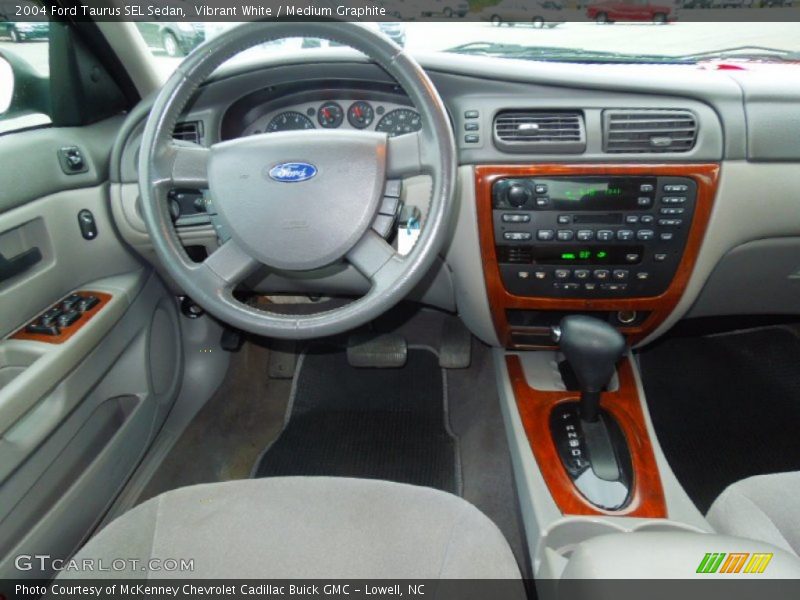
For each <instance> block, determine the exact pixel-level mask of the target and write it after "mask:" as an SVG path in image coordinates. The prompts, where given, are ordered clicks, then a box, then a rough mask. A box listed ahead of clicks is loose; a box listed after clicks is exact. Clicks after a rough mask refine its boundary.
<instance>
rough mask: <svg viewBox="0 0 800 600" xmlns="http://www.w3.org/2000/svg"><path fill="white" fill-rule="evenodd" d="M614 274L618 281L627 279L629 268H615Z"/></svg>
mask: <svg viewBox="0 0 800 600" xmlns="http://www.w3.org/2000/svg"><path fill="white" fill-rule="evenodd" d="M612 276H613V277H614V279H615V280H616V281H625V280H626V279H627V278H628V270H627V269H614V272H613V273H612Z"/></svg>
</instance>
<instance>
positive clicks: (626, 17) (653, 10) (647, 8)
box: [586, 0, 675, 23]
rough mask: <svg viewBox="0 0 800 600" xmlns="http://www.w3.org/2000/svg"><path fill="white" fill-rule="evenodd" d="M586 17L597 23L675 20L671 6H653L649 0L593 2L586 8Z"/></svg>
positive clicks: (664, 21)
mask: <svg viewBox="0 0 800 600" xmlns="http://www.w3.org/2000/svg"><path fill="white" fill-rule="evenodd" d="M586 16H587V17H588V18H590V19H591V20H593V21H597V22H598V23H612V22H614V21H652V22H654V23H666V22H667V21H671V20H675V17H674V14H673V6H671V5H669V4H653V3H651V2H650V1H649V0H613V1H609V2H595V3H593V4H590V5H589V6H587V7H586Z"/></svg>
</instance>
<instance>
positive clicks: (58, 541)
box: [0, 117, 183, 578]
mask: <svg viewBox="0 0 800 600" xmlns="http://www.w3.org/2000/svg"><path fill="white" fill-rule="evenodd" d="M121 123H122V118H121V117H115V118H113V119H109V120H107V121H104V122H102V123H97V124H94V125H91V126H87V127H83V128H56V127H52V128H48V129H40V130H31V131H20V132H15V133H11V134H7V135H4V136H0V164H3V165H4V168H3V170H2V172H0V190H2V191H0V253H1V254H2V255H3V256H4V257H6V258H12V259H13V258H15V257H18V256H24V255H25V254H26V253H28V254H33V255H35V257H37V260H31V261H29V262H30V264H26V265H23V266H25V268H24V269H23V268H20V269H17V271H18V272H16V273H12V274H11V275H9V276H8V277H5V278H2V280H0V577H1V578H13V577H37V576H47V575H50V574H51V573H50V572H48V571H44V572H40V571H37V570H32V571H25V572H18V571H16V570H15V569H14V560H13V558H14V557H15V556H17V555H19V554H36V553H39V554H49V555H50V556H51V557H54V558H55V557H68V556H69V555H70V554H71V553H72V552H73V551H74V550H75V549H76V548H77V547H78V546H79V544H80V543H81V542H82V541H83V540H84V539H85V538H86V537H87V536H88V535H89V534H90V533H91V531H92V529H93V528H94V527H95V526H96V524H97V523H98V522H99V521H100V519H102V517H103V515H104V513H105V511H106V510H107V509H108V507H109V506H110V505H111V503H112V502H113V500H114V499H115V497H116V496H117V494H118V493H119V491H120V490H121V489H122V487H123V486H124V485H125V483H126V481H127V480H128V478H129V477H130V475H131V473H132V472H133V470H134V469H135V467H136V466H137V464H138V462H139V461H140V460H141V458H142V456H143V455H144V453H145V452H146V450H147V448H148V447H149V445H150V444H151V442H152V440H153V438H154V437H155V435H156V433H157V432H158V431H159V429H160V427H161V425H162V424H163V422H164V420H165V418H166V415H167V413H168V412H169V410H170V408H171V406H172V404H173V402H174V400H175V398H176V397H177V395H178V392H179V388H180V384H181V377H182V365H183V357H182V354H181V343H180V325H179V318H178V311H177V308H176V302H175V299H174V297H172V296H171V295H170V293H169V292H168V291H167V290H166V288H165V287H164V285H163V283H162V282H161V280H160V279H159V278H158V276H157V275H156V274H154V273H153V271H152V269H151V268H150V267H149V266H147V265H145V264H144V263H142V262H141V260H140V259H139V258H138V257H137V255H136V254H135V253H133V252H132V251H131V250H130V249H129V248H128V247H127V246H126V245H125V243H124V242H123V241H121V239H120V237H119V236H118V233H117V231H116V228H115V225H114V223H113V220H112V217H111V211H110V208H109V193H108V183H107V179H108V163H109V158H110V153H111V148H112V145H113V142H114V139H115V137H116V134H117V132H118V129H119V126H120V125H121ZM67 146H77V147H79V148H80V149H81V152H82V154H83V155H84V157H85V159H86V163H87V166H88V170H87V171H86V172H85V173H79V174H75V175H66V174H65V173H64V172H63V170H62V169H61V166H60V164H59V156H58V154H59V150H60V149H61V148H64V147H67ZM81 211H89V212H90V213H91V215H92V217H93V220H94V223H95V227H96V235H91V236H84V234H83V233H82V231H81V227H80V226H79V220H78V214H79V213H81ZM75 292H91V293H92V294H94V295H96V296H98V297H99V298H101V299H102V300H103V302H102V303H101V304H99V305H98V306H97V308H95V309H90V310H87V311H86V312H85V313H84V314H83V315H82V316H81V317H80V318H79V319H78V321H76V322H75V323H74V324H73V325H67V326H65V327H63V328H62V330H61V331H62V333H63V332H66V331H69V332H70V335H69V336H65V335H62V336H60V337H59V338H58V339H56V338H48V337H47V336H36V337H35V339H21V337H28V338H30V337H31V336H18V335H16V334H17V333H18V332H19V331H21V330H24V328H25V326H26V324H28V323H30V322H31V321H32V320H38V318H39V317H40V316H41V314H42V313H43V312H44V311H46V310H48V309H49V308H51V307H53V306H59V307H61V306H62V301H63V300H64V299H65V298H66V297H68V296H70V295H72V294H74V293H75ZM62 338H63V339H62Z"/></svg>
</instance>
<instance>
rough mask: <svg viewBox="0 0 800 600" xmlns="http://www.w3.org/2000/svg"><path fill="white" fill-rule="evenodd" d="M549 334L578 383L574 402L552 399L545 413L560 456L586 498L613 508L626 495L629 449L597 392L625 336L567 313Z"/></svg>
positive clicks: (630, 474)
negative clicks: (577, 401)
mask: <svg viewBox="0 0 800 600" xmlns="http://www.w3.org/2000/svg"><path fill="white" fill-rule="evenodd" d="M553 339H554V340H555V341H556V342H558V344H559V346H560V348H561V352H562V353H563V354H564V356H565V357H566V358H567V361H568V362H569V364H570V366H571V367H572V371H573V372H574V373H575V377H576V378H577V380H578V384H579V386H580V389H581V397H580V402H579V403H575V402H562V403H560V404H557V405H556V406H555V407H554V408H553V412H552V413H551V416H550V427H551V431H552V434H553V440H554V442H555V445H556V448H557V450H558V453H559V456H560V457H561V462H562V463H563V465H564V468H565V469H566V470H567V473H568V474H569V476H570V478H571V479H572V481H573V483H574V484H575V486H576V487H577V488H578V490H579V491H580V492H581V494H583V495H584V497H586V499H587V500H589V502H591V503H592V504H595V505H597V506H600V507H601V508H604V509H607V510H618V509H620V508H622V507H623V506H625V503H626V502H627V501H628V498H629V496H630V486H631V482H632V481H633V472H632V465H631V458H630V451H629V448H628V444H627V441H626V439H625V436H624V434H623V433H622V430H621V429H620V427H619V425H618V424H617V422H616V421H615V419H614V418H613V417H612V416H611V415H610V414H608V413H606V412H605V411H602V410H601V409H600V397H601V393H602V391H603V389H605V387H606V386H607V385H608V383H609V381H610V380H611V378H612V377H613V375H614V370H615V368H616V365H617V362H618V361H619V359H620V358H621V357H622V354H623V352H624V351H625V338H624V337H622V335H621V334H620V333H619V332H618V331H617V330H616V329H614V328H613V327H612V326H611V325H609V324H608V323H606V322H605V321H601V320H599V319H595V318H593V317H587V316H581V315H570V316H568V317H564V318H563V319H562V320H561V323H560V325H559V326H558V327H554V328H553Z"/></svg>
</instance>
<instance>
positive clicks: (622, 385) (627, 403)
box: [506, 355, 667, 518]
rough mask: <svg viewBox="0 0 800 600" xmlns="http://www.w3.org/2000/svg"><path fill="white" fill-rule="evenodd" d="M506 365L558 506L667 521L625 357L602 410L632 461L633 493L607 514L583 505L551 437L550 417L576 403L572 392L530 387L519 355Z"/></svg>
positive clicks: (569, 510) (587, 512)
mask: <svg viewBox="0 0 800 600" xmlns="http://www.w3.org/2000/svg"><path fill="white" fill-rule="evenodd" d="M506 365H507V367H508V375H509V378H510V379H511V386H512V388H513V390H514V397H515V399H516V403H517V409H518V410H519V416H520V419H521V420H522V424H523V426H524V428H525V434H526V436H527V437H528V443H529V444H530V446H531V450H532V451H533V455H534V457H535V458H536V462H537V463H538V465H539V469H540V470H541V472H542V476H543V477H544V480H545V483H547V487H548V488H549V489H550V494H551V495H552V496H553V500H554V501H555V503H556V505H557V506H558V508H559V509H560V510H561V512H562V513H563V514H565V515H613V516H627V517H649V518H666V516H667V505H666V500H665V499H664V489H663V487H662V485H661V476H660V475H659V472H658V465H657V464H656V457H655V453H654V452H653V446H652V444H651V443H650V436H649V435H648V431H647V425H646V423H645V419H644V413H643V412H642V407H641V404H640V403H639V394H638V391H637V388H636V379H635V377H634V374H633V368H632V366H631V364H630V361H629V360H628V359H627V358H625V359H623V361H622V362H621V363H620V366H619V369H618V375H619V389H618V390H617V391H615V392H605V393H603V396H602V400H601V402H602V407H603V408H604V409H605V410H606V411H608V412H609V413H610V414H611V415H612V416H613V417H614V418H615V419H616V420H617V423H619V426H620V428H621V429H622V432H623V433H624V435H625V439H626V440H627V441H628V447H629V448H630V452H631V459H632V462H633V495H632V498H631V501H630V503H629V504H628V505H627V506H626V507H625V508H623V509H622V510H618V511H605V510H602V509H599V508H597V507H596V506H594V505H592V504H590V503H589V502H587V501H586V500H585V499H584V497H583V496H582V495H581V494H580V492H578V490H577V489H576V488H575V486H574V485H573V483H572V481H571V480H570V478H569V476H568V475H567V472H566V470H565V469H564V466H563V465H562V464H561V459H560V458H559V456H558V452H557V450H556V446H555V444H554V442H553V437H552V435H551V433H550V413H551V412H552V410H553V408H554V407H555V406H556V405H558V404H560V403H562V402H567V401H575V400H577V398H578V394H577V393H575V392H549V391H548V392H543V391H540V390H535V389H533V388H531V387H530V386H529V385H528V382H527V380H526V379H525V372H524V371H523V368H522V363H521V362H520V359H519V357H518V356H514V355H511V356H507V357H506Z"/></svg>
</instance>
